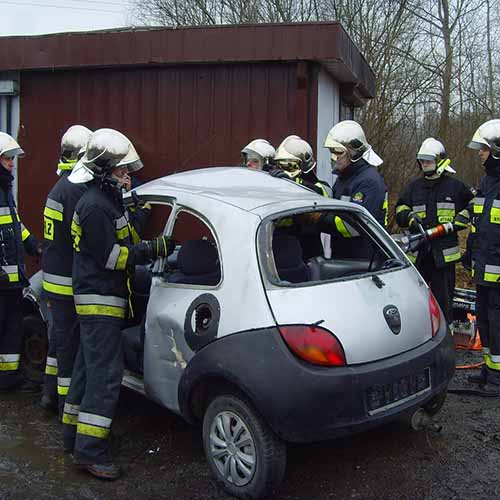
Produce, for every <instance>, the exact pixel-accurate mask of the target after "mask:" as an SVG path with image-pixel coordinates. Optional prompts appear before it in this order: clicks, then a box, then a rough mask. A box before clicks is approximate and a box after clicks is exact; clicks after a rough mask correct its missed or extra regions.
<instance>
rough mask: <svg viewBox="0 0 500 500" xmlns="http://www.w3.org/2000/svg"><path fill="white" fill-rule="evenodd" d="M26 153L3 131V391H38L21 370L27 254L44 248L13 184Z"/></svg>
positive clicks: (0, 192)
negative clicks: (18, 159)
mask: <svg viewBox="0 0 500 500" xmlns="http://www.w3.org/2000/svg"><path fill="white" fill-rule="evenodd" d="M23 154H24V151H23V150H22V149H21V146H19V144H18V143H17V141H16V140H15V139H14V138H13V137H11V136H10V135H9V134H6V133H4V132H0V390H4V391H10V390H23V391H35V390H36V389H37V387H38V386H35V385H34V384H32V383H30V382H29V381H27V380H24V379H23V377H22V376H21V373H20V371H19V364H20V360H21V351H22V348H23V335H22V327H21V323H22V310H23V308H22V300H23V288H24V287H25V286H28V284H29V283H28V278H27V276H26V270H25V267H24V254H25V252H26V253H28V254H29V255H33V256H37V255H40V254H41V248H40V246H39V245H38V243H37V241H36V239H35V238H34V237H33V236H32V235H31V234H30V232H29V231H28V229H27V228H26V227H25V226H24V225H23V224H22V222H21V220H20V218H19V214H18V212H17V208H16V203H15V201H14V195H13V193H12V183H13V181H14V176H13V175H12V172H13V170H14V162H15V158H16V157H17V156H21V155H23Z"/></svg>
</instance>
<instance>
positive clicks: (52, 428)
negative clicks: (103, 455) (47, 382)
mask: <svg viewBox="0 0 500 500" xmlns="http://www.w3.org/2000/svg"><path fill="white" fill-rule="evenodd" d="M479 359H480V358H479V355H478V354H476V353H459V354H458V358H457V363H458V364H466V363H469V362H472V361H476V360H479ZM469 373H471V372H470V371H468V372H465V371H463V370H460V371H457V373H456V375H455V378H454V380H453V382H452V385H453V386H455V387H465V386H467V382H466V375H468V374H469ZM0 398H1V400H0V415H1V418H0V500H17V499H23V500H24V499H35V498H36V499H37V500H45V499H47V500H48V499H68V500H80V499H82V500H83V499H85V500H90V499H99V500H105V499H106V500H107V499H110V500H115V499H116V500H117V499H121V500H128V499H130V500H137V499H138V498H139V499H153V498H154V499H176V500H226V499H229V498H231V497H229V496H227V495H225V494H224V493H223V492H221V491H220V490H219V489H218V488H217V486H216V485H215V482H214V481H213V479H212V477H211V474H210V472H209V469H208V466H207V464H206V462H205V458H204V454H203V447H202V442H201V431H200V429H199V428H195V427H191V426H189V425H188V424H186V423H185V422H184V421H183V420H181V419H180V418H178V417H176V416H175V415H173V414H171V413H170V412H168V411H167V410H164V409H162V408H160V407H159V406H157V405H155V404H154V403H151V402H149V401H147V400H146V399H144V398H142V397H141V396H139V395H136V394H133V393H131V392H129V391H127V390H123V393H122V397H121V401H120V407H119V411H118V415H117V418H116V420H115V424H114V431H113V432H114V434H113V439H112V446H113V449H114V452H115V456H116V457H117V460H118V462H119V463H120V464H121V465H122V466H123V468H124V470H125V475H124V477H123V478H122V479H120V480H119V481H116V482H113V483H105V482H101V481H98V480H96V479H94V478H92V477H90V476H88V475H87V474H85V473H82V472H79V471H77V470H75V468H74V466H73V465H72V463H71V459H70V458H69V457H68V456H66V455H64V453H63V452H62V446H61V429H60V426H59V425H58V423H57V421H56V419H55V417H52V416H49V415H47V414H46V413H44V411H43V410H41V409H40V408H39V407H38V406H37V403H38V397H37V396H34V395H5V394H3V395H1V396H0ZM498 406H499V401H498V400H497V399H483V398H478V397H475V396H463V395H455V394H449V396H448V399H447V401H446V403H445V406H444V407H443V410H442V411H441V412H440V414H439V415H438V416H437V417H436V421H437V422H438V423H440V424H442V426H443V430H442V431H441V432H440V433H435V432H431V431H420V432H415V431H411V430H408V429H407V428H406V427H404V426H403V425H401V424H397V423H396V424H391V425H388V426H385V427H383V428H380V429H377V430H375V431H370V432H367V433H364V434H359V435H356V436H352V437H350V438H345V439H340V440H336V441H328V442H323V443H319V444H311V445H300V446H295V445H294V446H289V449H288V466H287V472H286V476H285V479H284V481H283V484H282V486H281V488H280V490H279V491H278V492H277V493H276V494H275V495H274V496H273V497H272V498H274V499H279V500H295V499H304V500H305V499H307V500H327V499H369V500H376V499H377V500H378V499H380V500H382V499H384V500H391V499H398V500H399V499H408V500H409V499H412V500H413V499H428V500H438V499H439V500H442V499H454V500H455V499H467V500H470V499H485V500H486V499H488V500H490V499H499V498H500V478H499V473H498V470H499V469H498V463H499V462H500V418H499V416H498Z"/></svg>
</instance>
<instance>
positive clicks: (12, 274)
mask: <svg viewBox="0 0 500 500" xmlns="http://www.w3.org/2000/svg"><path fill="white" fill-rule="evenodd" d="M2 269H3V270H4V271H5V272H6V273H7V275H8V277H9V282H10V283H17V282H18V281H19V267H18V266H2Z"/></svg>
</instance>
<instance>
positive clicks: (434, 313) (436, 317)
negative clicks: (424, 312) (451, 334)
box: [429, 292, 441, 337]
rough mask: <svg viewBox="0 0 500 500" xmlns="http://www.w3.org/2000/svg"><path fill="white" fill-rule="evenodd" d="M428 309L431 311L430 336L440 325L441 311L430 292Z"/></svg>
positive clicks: (434, 333) (435, 333)
mask: <svg viewBox="0 0 500 500" xmlns="http://www.w3.org/2000/svg"><path fill="white" fill-rule="evenodd" d="M429 311H430V313H431V328H432V336H433V337H435V336H436V335H437V332H439V328H440V327H441V311H440V310H439V306H438V303H437V300H436V298H435V297H434V295H432V292H430V293H429Z"/></svg>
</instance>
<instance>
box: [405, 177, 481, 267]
mask: <svg viewBox="0 0 500 500" xmlns="http://www.w3.org/2000/svg"><path fill="white" fill-rule="evenodd" d="M473 198H474V193H473V190H471V189H470V188H469V187H467V186H466V185H465V184H464V183H463V182H462V181H460V180H458V179H455V178H453V177H450V176H448V175H442V176H441V177H440V178H439V179H434V180H429V179H426V178H425V177H420V178H418V179H416V180H414V181H412V182H411V183H410V184H409V185H408V186H407V188H406V189H405V191H404V193H403V194H402V196H401V197H400V198H399V200H398V201H397V203H396V222H397V223H398V225H399V226H400V227H402V228H406V227H408V225H409V218H410V215H411V214H412V213H413V214H415V215H417V216H418V217H420V219H422V222H423V223H424V228H426V229H429V228H431V227H435V226H437V225H438V224H444V223H446V222H451V223H453V224H454V226H455V229H456V230H457V231H459V230H461V229H465V228H466V227H468V225H469V223H470V216H469V210H468V206H469V203H470V201H471V200H472V199H473ZM431 252H432V256H433V259H434V263H435V265H436V267H438V268H441V267H444V266H445V265H447V264H452V263H454V262H456V261H458V260H460V257H461V254H460V248H459V246H458V238H457V235H456V233H452V234H448V235H446V236H443V237H441V238H437V239H435V240H432V242H431ZM409 257H410V259H411V260H412V261H414V262H415V261H416V260H417V253H413V254H412V255H409Z"/></svg>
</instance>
